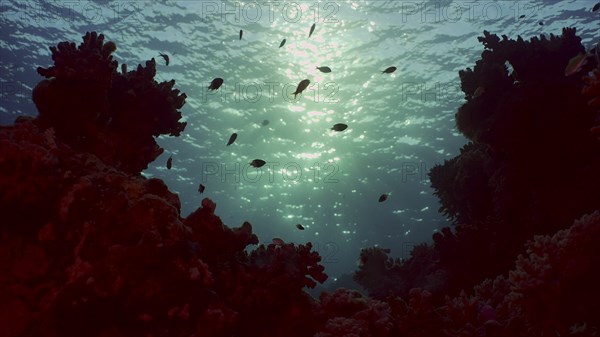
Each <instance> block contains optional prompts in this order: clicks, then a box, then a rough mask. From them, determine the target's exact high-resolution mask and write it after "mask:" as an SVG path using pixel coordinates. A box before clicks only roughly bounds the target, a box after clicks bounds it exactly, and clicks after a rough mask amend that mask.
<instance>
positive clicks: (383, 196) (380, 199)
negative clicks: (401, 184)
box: [379, 193, 390, 202]
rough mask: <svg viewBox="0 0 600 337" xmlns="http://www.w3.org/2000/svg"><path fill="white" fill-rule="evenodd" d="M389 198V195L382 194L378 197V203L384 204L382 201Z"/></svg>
mask: <svg viewBox="0 0 600 337" xmlns="http://www.w3.org/2000/svg"><path fill="white" fill-rule="evenodd" d="M389 196H390V195H389V194H387V193H384V194H382V195H381V196H379V202H384V201H386V200H387V198H388V197H389Z"/></svg>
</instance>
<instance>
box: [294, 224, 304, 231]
mask: <svg viewBox="0 0 600 337" xmlns="http://www.w3.org/2000/svg"><path fill="white" fill-rule="evenodd" d="M296 228H298V229H299V230H301V231H303V230H304V226H302V225H301V224H297V225H296Z"/></svg>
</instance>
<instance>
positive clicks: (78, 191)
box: [0, 30, 600, 337]
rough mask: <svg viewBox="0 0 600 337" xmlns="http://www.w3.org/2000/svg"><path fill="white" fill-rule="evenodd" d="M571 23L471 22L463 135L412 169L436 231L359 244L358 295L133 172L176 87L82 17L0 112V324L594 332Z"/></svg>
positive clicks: (175, 124)
mask: <svg viewBox="0 0 600 337" xmlns="http://www.w3.org/2000/svg"><path fill="white" fill-rule="evenodd" d="M574 33H575V31H574V30H565V31H563V36H562V37H560V38H559V37H552V38H551V39H550V40H546V39H545V38H542V39H541V40H538V39H535V40H532V41H530V42H524V41H522V40H519V41H512V40H508V39H506V38H505V39H503V40H500V39H498V38H497V37H496V36H495V35H489V34H487V33H486V36H485V37H484V38H482V42H484V44H485V46H486V48H487V49H486V51H484V53H483V54H482V60H480V61H478V63H477V65H476V66H475V69H474V70H473V71H471V70H470V69H468V70H467V71H465V72H462V73H461V80H462V85H463V86H462V87H463V91H465V94H466V95H467V103H465V105H464V106H463V107H462V108H461V109H460V111H459V113H458V115H457V122H458V127H459V129H460V130H461V131H462V132H463V133H464V134H465V135H466V136H467V137H469V138H470V139H471V140H472V141H473V142H472V143H470V144H468V145H466V146H465V148H463V150H462V151H461V154H460V155H459V156H458V157H457V158H455V159H453V160H451V161H447V162H446V163H444V165H441V166H438V167H436V168H434V169H433V170H432V171H431V180H432V184H433V186H434V187H435V188H436V190H437V194H438V196H439V198H440V200H441V202H442V206H443V207H442V210H443V211H444V212H445V213H446V214H447V215H448V216H449V217H451V218H452V219H454V220H455V231H454V232H453V231H452V230H450V229H445V230H443V231H442V233H443V234H436V235H435V236H434V240H435V244H434V245H433V246H426V245H422V246H419V247H417V248H416V249H415V250H414V251H413V254H412V255H413V257H412V258H411V259H409V260H407V261H392V260H391V259H389V258H388V257H387V251H385V250H383V249H378V248H373V249H368V250H365V251H363V254H362V255H361V266H360V267H359V269H358V271H357V273H356V274H355V278H356V279H357V281H359V282H360V283H361V284H362V285H363V286H364V287H365V288H366V289H368V290H369V292H370V294H371V297H372V298H368V297H365V296H363V295H361V294H360V293H358V292H356V291H352V290H346V289H340V290H337V291H335V292H333V293H324V294H322V295H321V297H320V299H319V300H315V299H313V298H311V297H310V296H309V295H307V294H306V293H305V292H304V291H303V288H304V287H306V286H308V287H314V286H315V285H316V283H317V282H319V283H323V282H324V281H325V280H326V279H327V275H325V274H324V268H323V266H322V265H320V264H319V262H320V256H319V255H318V254H317V253H316V252H313V251H311V249H312V246H311V244H310V243H307V244H306V245H294V244H281V245H275V244H269V245H266V246H265V245H260V246H258V248H256V249H254V250H252V251H250V252H246V251H245V249H246V247H247V246H248V245H253V244H257V243H258V239H257V237H256V236H255V235H254V234H253V233H252V226H251V225H250V224H249V223H244V224H243V225H242V226H241V227H239V228H233V229H231V228H229V227H227V226H226V225H225V224H223V223H222V221H221V219H220V218H219V217H217V216H216V215H215V214H214V211H215V208H216V205H215V204H214V203H213V202H212V201H210V200H209V199H204V200H203V201H202V205H201V207H200V208H199V209H198V210H196V211H195V212H193V213H192V214H191V215H189V216H188V217H187V218H182V217H181V215H180V201H179V198H178V196H177V195H175V194H173V193H171V192H170V191H169V190H168V188H167V187H166V185H165V184H164V183H163V182H162V181H160V180H158V179H147V178H145V177H143V176H141V175H140V172H141V171H142V170H143V169H144V168H146V167H147V165H148V164H149V163H150V162H152V161H153V160H154V159H156V157H157V156H158V155H160V153H161V152H162V151H163V150H162V149H161V148H160V147H159V146H158V145H157V144H156V142H155V140H154V137H156V136H159V135H164V134H167V135H172V136H177V135H179V134H180V133H181V132H182V131H183V130H184V128H185V123H181V122H179V120H180V118H181V113H180V112H179V109H180V108H181V107H182V106H183V104H184V102H185V97H186V96H185V94H181V93H180V92H179V91H178V90H176V89H173V87H174V84H175V81H170V82H163V83H157V82H156V81H155V80H154V75H155V73H156V68H155V66H156V63H155V61H154V59H152V60H150V61H147V62H146V65H145V67H144V66H141V65H140V66H138V67H137V69H136V70H134V71H127V69H126V67H125V66H124V65H123V66H122V67H121V71H120V72H118V71H117V68H118V64H117V62H116V61H114V60H113V59H112V56H111V53H112V52H113V51H114V50H115V49H116V46H115V44H114V43H112V42H107V43H104V41H103V40H104V37H103V36H102V35H97V34H96V33H88V34H86V35H85V37H84V38H83V41H84V42H83V43H82V44H81V45H80V46H78V47H76V46H75V44H73V43H68V42H62V43H60V44H59V45H58V48H51V50H52V58H53V60H54V63H55V65H54V66H53V67H50V68H48V69H44V68H39V69H38V72H39V73H40V74H41V75H42V76H44V77H46V78H47V79H45V80H42V81H41V82H40V83H39V84H38V86H37V87H36V88H35V90H34V92H33V99H34V102H35V104H36V106H37V108H38V112H39V115H38V117H37V118H19V119H17V121H16V123H15V125H13V126H8V127H0V214H1V216H2V220H1V221H0V285H1V286H0V335H2V336H7V337H13V336H15V337H16V336H36V337H37V336H51V337H59V336H60V337H70V336H73V337H79V336H99V337H100V336H101V337H112V336H115V337H116V336H123V337H125V336H154V337H159V336H195V337H205V336H206V337H208V336H211V337H217V336H219V337H220V336H223V337H226V336H227V337H229V336H236V337H245V336H248V337H254V336H256V337H259V336H261V337H265V336H277V337H279V336H282V337H295V336H298V337H300V336H306V337H308V336H315V337H334V336H357V337H358V336H360V337H369V336H373V337H379V336H381V337H387V336H389V337H397V336H423V337H435V336H511V337H514V336H542V335H544V336H559V335H560V336H567V335H570V336H593V335H597V334H599V333H600V331H598V327H600V322H599V318H598V317H600V307H599V306H598V305H597V304H598V303H600V291H599V290H598V288H597V285H598V284H600V273H599V272H598V268H597V264H598V261H600V245H599V244H598V243H600V212H599V211H596V212H594V210H597V209H598V208H599V205H598V203H599V200H600V195H599V194H598V193H599V192H598V191H600V183H599V180H600V179H599V175H600V148H599V144H600V143H599V142H597V140H596V138H595V136H593V135H592V134H591V133H590V128H591V127H593V126H594V118H595V117H596V114H597V109H598V105H600V104H597V103H598V102H600V100H599V98H600V70H599V69H598V68H597V62H596V61H595V60H594V59H593V57H590V58H589V59H590V60H589V62H588V63H587V64H586V65H584V68H583V69H582V71H581V72H580V73H577V74H575V75H572V76H569V77H565V75H564V74H563V71H564V68H565V66H566V64H567V63H568V61H569V59H570V58H572V57H574V56H576V55H577V53H578V52H579V51H583V47H582V46H581V44H580V43H579V39H578V38H577V37H576V36H575V34H574ZM506 60H508V61H509V62H510V63H511V64H512V66H513V68H514V70H515V71H516V74H515V76H516V79H517V80H515V79H512V80H510V79H508V77H509V76H508V72H507V70H506V68H505V65H504V64H505V61H506ZM592 69H594V73H593V75H591V76H587V77H585V76H583V74H585V73H586V72H588V71H590V70H592ZM517 81H518V82H517ZM479 87H485V92H484V93H483V94H481V92H482V90H479V94H478V95H474V92H475V91H476V90H477V88H479ZM582 91H583V92H584V94H582ZM473 96H477V97H473ZM588 101H590V102H593V104H591V105H588V104H587V103H588ZM573 161H575V162H573ZM565 170H566V171H565ZM586 213H587V214H589V215H585V214H586ZM575 219H577V220H575ZM534 234H545V235H543V236H542V235H540V236H536V237H534V236H533V235H534ZM518 254H521V255H519V256H518ZM517 256H518V257H517ZM515 259H516V261H517V262H516V264H515V262H514V261H515ZM461 290H462V291H461Z"/></svg>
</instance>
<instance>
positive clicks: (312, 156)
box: [295, 152, 321, 159]
mask: <svg viewBox="0 0 600 337" xmlns="http://www.w3.org/2000/svg"><path fill="white" fill-rule="evenodd" d="M295 157H296V158H299V159H316V158H319V157H321V154H320V153H318V152H316V153H306V152H303V153H300V154H297V155H295Z"/></svg>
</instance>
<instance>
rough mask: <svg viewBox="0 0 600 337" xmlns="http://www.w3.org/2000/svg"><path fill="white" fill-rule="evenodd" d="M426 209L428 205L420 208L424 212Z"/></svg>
mask: <svg viewBox="0 0 600 337" xmlns="http://www.w3.org/2000/svg"><path fill="white" fill-rule="evenodd" d="M428 209H429V206H425V207H423V208H421V212H425V211H426V210H428Z"/></svg>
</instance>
